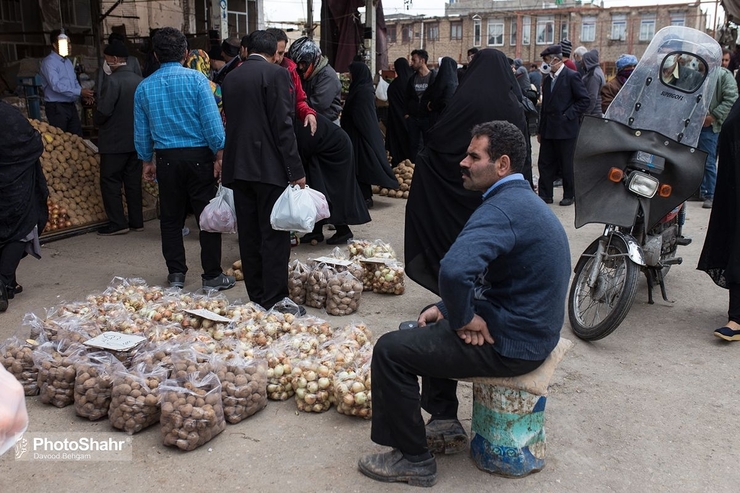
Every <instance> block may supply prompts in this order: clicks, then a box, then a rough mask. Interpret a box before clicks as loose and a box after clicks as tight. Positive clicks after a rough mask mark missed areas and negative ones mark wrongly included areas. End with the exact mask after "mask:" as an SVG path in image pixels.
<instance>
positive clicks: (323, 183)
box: [295, 113, 370, 245]
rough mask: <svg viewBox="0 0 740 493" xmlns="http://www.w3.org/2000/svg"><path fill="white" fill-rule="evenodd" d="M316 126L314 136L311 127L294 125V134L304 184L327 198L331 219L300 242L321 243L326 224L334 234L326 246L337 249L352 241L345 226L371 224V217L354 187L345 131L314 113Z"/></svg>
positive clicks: (352, 168) (350, 153)
mask: <svg viewBox="0 0 740 493" xmlns="http://www.w3.org/2000/svg"><path fill="white" fill-rule="evenodd" d="M316 124H317V125H316V133H315V134H314V135H313V136H311V129H310V127H306V126H304V125H303V123H302V122H297V123H296V125H295V134H296V137H297V139H298V152H299V153H300V155H301V160H302V161H303V169H305V170H306V182H307V183H308V186H309V187H311V188H313V189H315V190H318V191H319V192H321V193H323V194H324V195H325V196H326V200H327V202H329V208H330V209H331V217H329V219H328V220H324V221H320V222H319V223H317V224H316V227H315V228H314V230H313V232H311V233H308V234H305V235H303V237H302V238H301V242H303V243H310V242H311V241H317V242H322V241H324V234H323V232H322V229H323V226H324V224H326V223H327V222H328V223H330V224H333V225H334V226H335V227H336V229H337V231H336V233H334V236H332V237H331V238H329V239H328V240H326V243H328V244H329V245H339V244H340V243H346V242H347V240H350V239H352V231H351V230H350V229H349V226H348V224H365V223H367V222H370V214H368V212H367V205H366V204H365V200H364V199H363V198H362V193H361V192H360V187H359V185H358V184H357V178H356V176H355V164H354V158H353V156H354V154H353V152H352V142H350V140H349V137H348V136H347V134H346V133H345V131H344V130H342V129H341V128H339V127H337V126H336V125H335V124H334V123H333V122H332V121H331V120H329V119H328V118H326V117H325V116H323V115H321V114H318V113H317V114H316Z"/></svg>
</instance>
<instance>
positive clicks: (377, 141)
mask: <svg viewBox="0 0 740 493" xmlns="http://www.w3.org/2000/svg"><path fill="white" fill-rule="evenodd" d="M349 73H350V75H351V76H352V82H351V83H350V86H349V93H348V94H347V100H346V101H345V103H344V109H343V110H342V119H341V124H342V128H343V129H344V131H345V132H347V135H349V138H350V140H351V141H352V147H353V149H354V152H355V163H356V165H355V170H356V171H357V181H358V182H359V183H360V187H361V188H363V187H364V190H363V193H367V192H366V190H369V187H370V185H379V186H381V187H385V188H393V189H395V188H398V180H397V179H396V177H395V175H394V174H393V170H392V169H391V167H390V165H389V164H388V159H387V157H386V153H385V146H384V145H383V134H381V133H380V126H379V125H378V115H377V112H376V111H375V89H374V88H373V79H372V76H371V75H370V69H369V68H368V67H367V65H365V64H364V63H361V62H352V64H350V66H349ZM365 198H369V197H365Z"/></svg>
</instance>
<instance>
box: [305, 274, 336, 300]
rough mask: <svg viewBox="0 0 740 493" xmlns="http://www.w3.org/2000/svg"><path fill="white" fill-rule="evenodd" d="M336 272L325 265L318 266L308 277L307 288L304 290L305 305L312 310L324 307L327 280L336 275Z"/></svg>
mask: <svg viewBox="0 0 740 493" xmlns="http://www.w3.org/2000/svg"><path fill="white" fill-rule="evenodd" d="M336 272H337V271H336V270H335V269H334V268H332V267H330V266H328V265H326V264H318V265H316V266H315V267H314V268H313V269H311V273H310V274H309V275H308V286H307V289H306V305H307V306H312V307H314V308H324V307H325V306H326V295H327V292H326V287H327V286H328V284H329V279H330V278H331V277H333V276H334V275H335V274H336Z"/></svg>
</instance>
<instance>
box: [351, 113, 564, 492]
mask: <svg viewBox="0 0 740 493" xmlns="http://www.w3.org/2000/svg"><path fill="white" fill-rule="evenodd" d="M472 135H473V138H472V140H471V143H470V146H469V147H468V150H467V157H466V158H465V159H464V160H463V161H462V162H461V163H460V172H461V174H462V181H463V186H464V187H465V188H466V189H468V190H476V191H480V192H483V203H482V204H481V205H480V206H479V207H478V208H477V209H476V210H475V212H473V215H472V216H471V217H470V219H469V220H468V222H467V224H466V225H465V227H464V228H463V230H462V231H461V232H460V235H459V236H458V237H457V240H456V241H455V243H453V245H452V247H450V250H449V251H448V252H447V254H446V255H445V257H444V258H443V259H442V262H441V268H440V274H439V289H440V295H441V297H442V301H441V302H439V303H437V304H436V305H431V306H430V307H428V308H427V309H425V310H424V311H423V312H422V313H421V315H420V316H419V320H418V325H419V327H418V328H413V329H411V330H400V331H394V332H390V333H388V334H385V335H383V336H382V337H381V338H380V339H379V340H378V342H377V343H376V345H375V349H374V351H373V359H372V381H373V417H372V434H371V438H372V440H373V441H374V442H376V443H378V444H380V445H387V446H390V447H393V450H392V451H389V452H386V453H381V454H372V455H368V456H366V457H363V458H362V459H360V461H359V464H358V466H359V469H360V471H361V472H362V473H363V474H365V475H367V476H369V477H371V478H373V479H376V480H379V481H387V482H392V481H399V482H408V483H409V484H412V485H418V486H431V485H433V484H434V483H435V482H436V479H437V464H436V462H435V459H434V456H433V455H432V453H453V452H455V451H460V450H462V449H463V448H465V445H466V443H467V437H466V436H465V432H464V430H463V429H462V426H461V425H460V423H459V421H458V420H457V407H458V401H457V395H456V389H457V382H456V381H455V380H451V379H453V378H454V379H458V378H468V377H474V376H478V377H512V376H517V375H523V374H525V373H529V372H531V371H533V370H535V369H537V367H539V366H540V365H541V364H542V362H543V361H544V360H545V358H547V356H548V354H550V352H551V351H552V350H553V349H554V348H555V346H556V345H557V343H558V340H559V338H560V328H561V326H562V325H563V317H564V306H565V295H566V292H567V289H568V279H569V278H570V251H569V248H568V238H567V236H566V234H565V230H564V229H563V227H562V225H561V224H560V221H559V220H558V219H557V217H555V215H554V214H553V212H552V211H551V210H550V209H549V208H548V207H547V205H546V204H545V203H544V202H543V201H542V200H541V199H539V198H538V197H537V196H536V195H535V194H534V193H533V192H532V189H531V188H530V187H529V184H528V183H527V182H526V181H525V180H524V177H523V176H522V174H521V170H522V167H523V165H524V158H525V154H526V150H527V146H526V143H525V141H524V136H523V135H522V133H521V132H520V131H519V129H518V128H517V127H516V126H514V125H512V124H511V123H508V122H504V121H493V122H489V123H484V124H481V125H477V126H476V127H474V128H473V131H472ZM417 376H421V377H422V395H421V398H420V397H419V386H418V381H417V378H418V377H417ZM420 407H423V408H424V409H425V410H426V411H427V412H429V413H430V414H431V419H430V420H429V423H427V425H426V429H425V425H424V421H423V420H422V415H421V409H420ZM461 435H462V437H461ZM460 438H462V440H460ZM455 442H457V443H458V444H461V445H462V446H458V447H457V450H451V449H450V448H447V449H446V450H445V447H444V444H445V443H448V444H449V443H455ZM428 444H429V445H428Z"/></svg>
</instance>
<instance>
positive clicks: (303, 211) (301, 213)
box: [270, 185, 316, 233]
mask: <svg viewBox="0 0 740 493" xmlns="http://www.w3.org/2000/svg"><path fill="white" fill-rule="evenodd" d="M308 190H309V188H308V187H306V188H305V189H304V188H301V187H299V186H298V185H292V186H291V185H288V188H286V189H285V191H284V192H283V193H282V194H280V197H278V199H277V201H276V202H275V205H274V206H273V207H272V213H271V214H270V224H271V225H272V229H274V230H277V231H296V232H298V233H310V232H311V231H313V227H314V224H315V223H316V204H314V201H313V199H312V198H311V194H309V193H308Z"/></svg>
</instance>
